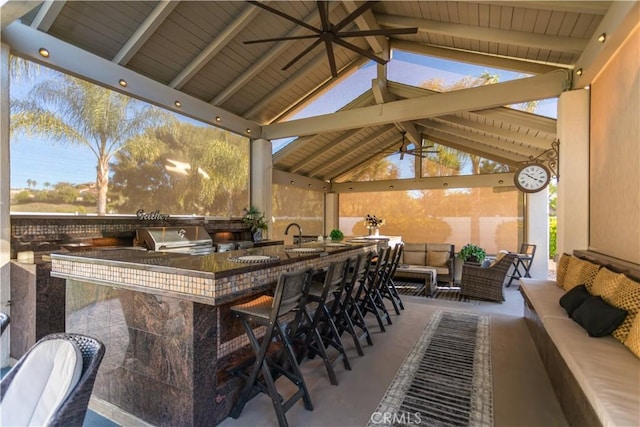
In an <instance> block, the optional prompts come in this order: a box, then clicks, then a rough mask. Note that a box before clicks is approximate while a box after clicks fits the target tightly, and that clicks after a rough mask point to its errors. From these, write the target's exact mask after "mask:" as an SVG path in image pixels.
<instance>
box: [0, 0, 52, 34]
mask: <svg viewBox="0 0 640 427" xmlns="http://www.w3.org/2000/svg"><path fill="white" fill-rule="evenodd" d="M41 3H42V2H41V1H21V0H14V1H2V2H0V28H1V29H3V30H4V29H5V28H6V27H7V26H9V25H10V24H11V23H12V22H14V21H17V20H18V19H20V18H22V17H23V16H24V15H26V14H27V13H29V12H31V11H32V10H33V9H35V8H36V7H38V6H40V4H41Z"/></svg>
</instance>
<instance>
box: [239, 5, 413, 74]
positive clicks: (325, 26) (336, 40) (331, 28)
mask: <svg viewBox="0 0 640 427" xmlns="http://www.w3.org/2000/svg"><path fill="white" fill-rule="evenodd" d="M248 3H251V4H252V5H254V6H257V7H259V8H262V9H264V10H266V11H268V12H271V13H273V14H275V15H278V16H280V17H282V18H285V19H287V20H289V21H291V22H293V23H295V24H297V25H300V26H302V27H304V28H306V29H308V30H310V31H312V32H313V34H309V35H303V36H291V37H276V38H271V39H261V40H248V41H245V42H244V44H252V43H266V42H277V41H285V40H304V39H316V40H315V41H314V42H313V43H311V44H310V45H309V46H308V47H307V48H306V49H305V50H303V51H302V52H300V53H299V54H298V55H297V56H296V57H295V58H293V59H292V60H291V61H289V63H288V64H287V65H285V66H284V67H283V68H282V70H283V71H285V70H287V69H288V68H289V67H291V66H292V65H293V64H295V63H296V62H298V61H299V60H300V59H301V58H302V57H304V56H305V55H306V54H307V53H309V52H311V51H312V50H313V49H315V48H316V47H317V46H318V45H320V44H322V43H324V45H325V49H326V50H327V58H328V59H329V68H330V69H331V75H332V76H333V77H338V70H337V67H336V59H335V56H334V53H333V47H334V46H333V45H334V44H336V45H339V46H342V47H344V48H346V49H349V50H352V51H353V52H356V53H357V54H359V55H362V56H364V57H367V58H369V59H371V60H373V61H376V62H377V63H379V64H382V65H384V64H386V63H387V62H388V61H387V60H385V59H382V58H380V57H378V56H376V55H374V54H373V53H371V52H369V51H366V50H364V49H361V48H360V47H358V46H356V45H354V44H353V43H349V42H348V41H346V40H344V39H347V38H351V37H367V36H389V35H392V34H415V33H417V32H418V29H417V28H388V29H379V30H363V31H341V30H342V29H343V28H345V27H346V26H347V25H349V24H351V23H352V22H353V21H354V20H355V19H356V18H357V17H358V16H360V15H362V14H363V13H365V12H366V11H367V10H369V9H370V8H371V7H373V5H374V4H376V3H378V2H377V1H367V2H364V3H363V4H361V5H360V6H359V7H358V8H356V10H354V11H353V12H351V13H350V14H349V15H348V16H347V17H345V18H344V19H343V20H341V21H340V22H338V23H337V24H335V25H334V24H332V23H331V22H329V2H328V1H318V2H316V4H317V6H318V12H319V14H320V22H321V28H317V27H314V26H313V25H309V24H307V23H306V22H304V21H301V20H299V19H297V18H294V17H293V16H291V15H287V14H286V13H284V12H281V11H280V10H277V9H274V8H272V7H270V6H267V5H266V4H263V3H260V2H257V1H249V2H248Z"/></svg>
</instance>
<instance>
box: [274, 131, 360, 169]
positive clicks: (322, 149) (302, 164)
mask: <svg viewBox="0 0 640 427" xmlns="http://www.w3.org/2000/svg"><path fill="white" fill-rule="evenodd" d="M360 130H361V129H354V130H352V131H350V132H347V133H346V134H345V135H343V136H341V137H340V138H338V139H335V140H333V141H332V142H331V143H330V144H327V145H322V146H320V148H318V149H317V150H315V151H314V152H313V153H311V154H309V155H308V156H306V157H305V159H304V160H303V161H301V162H298V164H296V165H295V166H294V167H293V168H291V169H290V170H289V172H291V173H296V172H298V171H299V170H300V169H302V168H304V167H305V166H306V165H308V164H309V163H310V162H312V161H313V160H314V159H315V158H316V157H318V156H320V155H322V154H326V153H328V152H330V151H331V150H334V149H335V148H337V147H339V146H340V145H341V144H343V143H344V142H345V141H348V140H349V139H350V138H353V137H354V136H356V135H357V134H358V133H360ZM296 143H297V141H296ZM302 145H303V144H300V145H299V146H302ZM274 164H275V161H274Z"/></svg>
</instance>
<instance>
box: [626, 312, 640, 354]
mask: <svg viewBox="0 0 640 427" xmlns="http://www.w3.org/2000/svg"><path fill="white" fill-rule="evenodd" d="M624 345H625V346H627V348H628V349H629V350H631V352H632V353H633V354H635V355H636V357H638V358H640V316H636V318H635V320H634V321H633V324H632V325H631V330H629V335H627V339H625V340H624Z"/></svg>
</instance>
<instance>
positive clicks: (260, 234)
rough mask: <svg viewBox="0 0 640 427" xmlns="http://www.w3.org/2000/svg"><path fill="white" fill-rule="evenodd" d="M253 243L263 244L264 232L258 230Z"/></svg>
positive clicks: (255, 232)
mask: <svg viewBox="0 0 640 427" xmlns="http://www.w3.org/2000/svg"><path fill="white" fill-rule="evenodd" d="M253 241H254V242H255V243H258V242H262V230H256V231H254V232H253Z"/></svg>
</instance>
